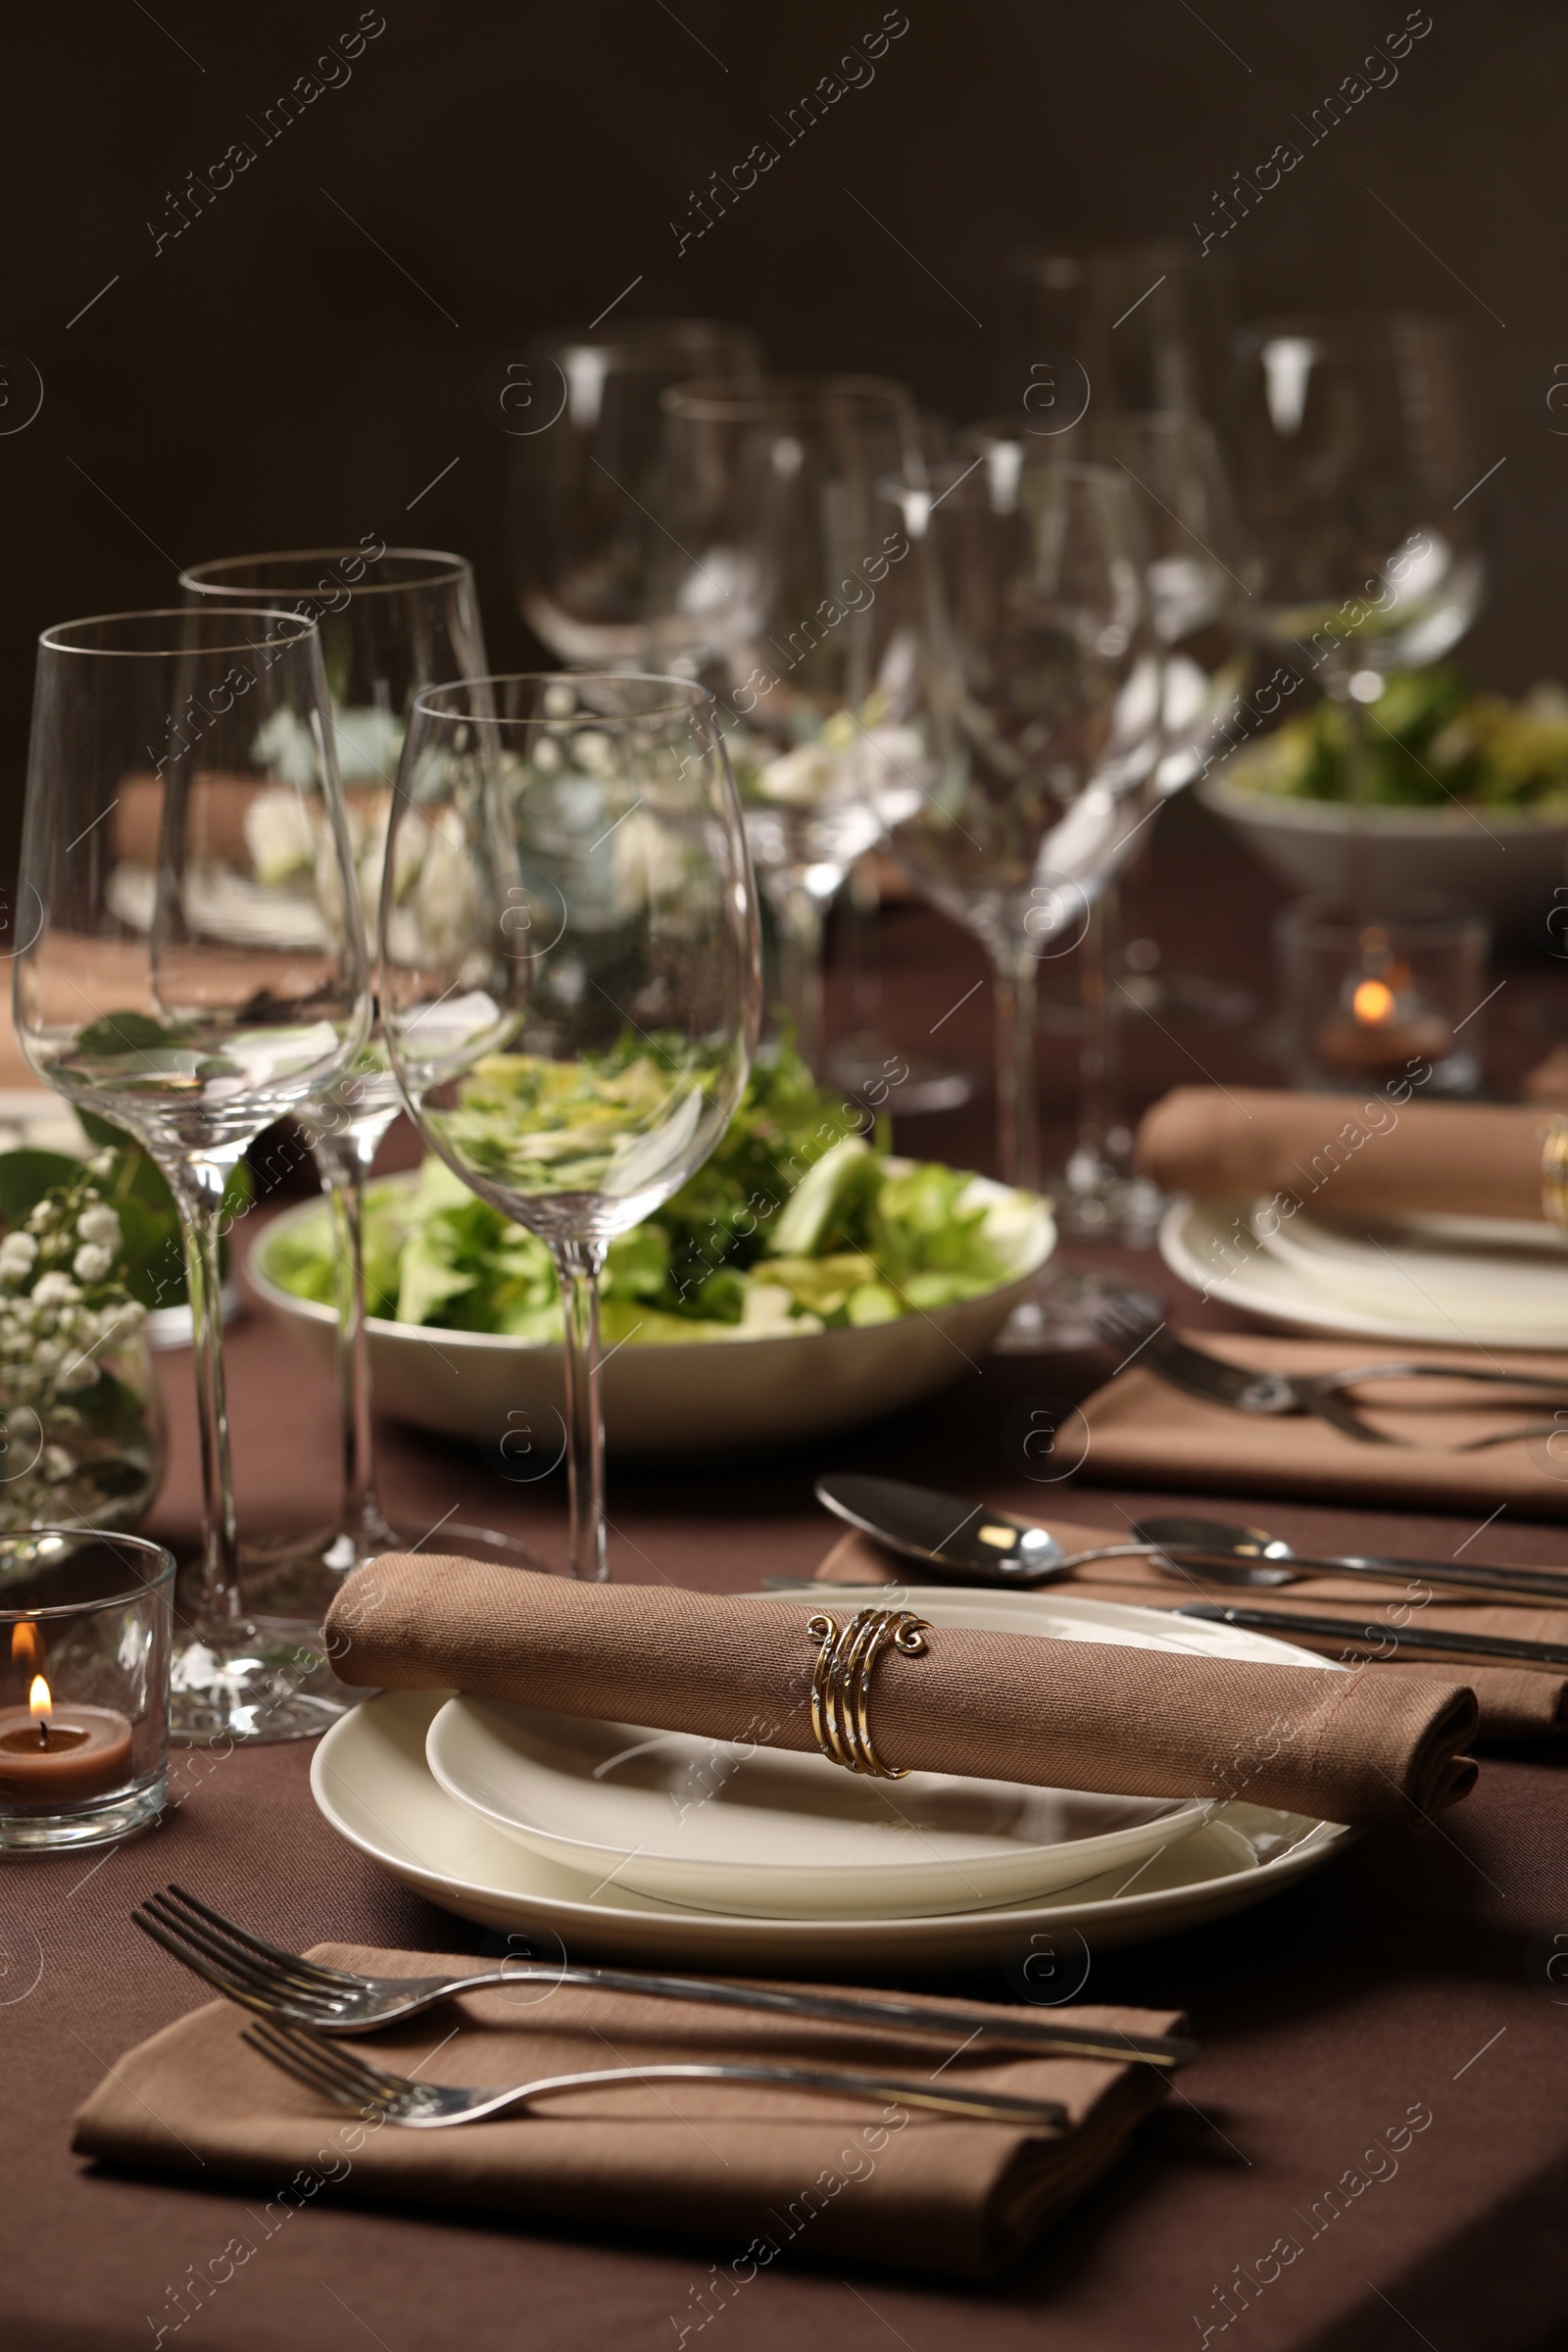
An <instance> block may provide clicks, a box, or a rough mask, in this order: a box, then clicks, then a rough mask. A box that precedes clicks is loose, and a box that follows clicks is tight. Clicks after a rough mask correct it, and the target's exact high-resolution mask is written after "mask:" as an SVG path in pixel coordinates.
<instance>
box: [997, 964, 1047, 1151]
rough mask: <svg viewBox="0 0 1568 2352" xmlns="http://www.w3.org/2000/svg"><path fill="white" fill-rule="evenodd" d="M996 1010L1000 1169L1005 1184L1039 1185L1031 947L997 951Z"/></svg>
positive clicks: (1033, 966) (1033, 967) (1038, 1120)
mask: <svg viewBox="0 0 1568 2352" xmlns="http://www.w3.org/2000/svg"><path fill="white" fill-rule="evenodd" d="M991 961H992V965H993V967H994V969H995V972H996V1008H997V1166H998V1169H999V1170H1000V1173H1001V1176H1002V1181H1003V1183H1004V1184H1017V1185H1022V1186H1023V1187H1024V1188H1025V1189H1026V1190H1027V1191H1030V1192H1034V1191H1036V1190H1037V1189H1038V1187H1039V1183H1040V1109H1039V1102H1038V1098H1037V1090H1036V1085H1035V970H1036V965H1037V962H1038V957H1037V956H1036V954H1035V951H1034V949H1033V948H1032V947H1030V946H1028V945H1026V944H1022V943H1020V942H1018V941H1015V940H1007V941H1005V942H1003V943H1001V944H998V945H993V947H992V950H991Z"/></svg>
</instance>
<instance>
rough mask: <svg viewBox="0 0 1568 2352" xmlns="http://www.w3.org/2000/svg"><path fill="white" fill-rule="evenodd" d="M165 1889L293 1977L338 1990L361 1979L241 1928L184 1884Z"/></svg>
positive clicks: (203, 1917)
mask: <svg viewBox="0 0 1568 2352" xmlns="http://www.w3.org/2000/svg"><path fill="white" fill-rule="evenodd" d="M164 1892H165V1894H166V1896H167V1897H168V1898H170V1899H171V1900H172V1901H174V1902H177V1903H180V1904H182V1905H183V1906H184V1907H185V1909H186V1910H188V1911H194V1912H196V1913H197V1914H198V1916H199V1917H200V1918H201V1919H203V1920H205V1921H206V1923H207V1926H208V1927H209V1929H212V1928H217V1929H219V1930H220V1931H221V1934H222V1935H224V1936H228V1937H231V1938H232V1939H233V1940H234V1941H235V1942H237V1943H242V1944H244V1945H245V1946H246V1948H247V1950H249V1951H251V1952H254V1953H255V1954H256V1955H257V1957H258V1958H259V1959H262V1960H270V1961H271V1962H272V1964H273V1966H274V1967H277V1968H281V1969H285V1970H287V1972H288V1973H289V1975H290V1976H294V1977H302V1978H306V1979H308V1980H310V1981H311V1982H313V1983H315V1984H318V1985H323V1986H325V1985H333V1986H336V1987H337V1988H339V1989H342V1988H343V1987H345V1986H349V1987H352V1986H354V1985H357V1984H358V1982H359V1980H358V1979H357V1978H356V1977H353V1976H349V1975H347V1974H346V1973H345V1972H344V1970H342V1969H340V1968H323V1967H322V1966H321V1963H320V1962H319V1960H305V1959H302V1958H301V1956H300V1954H299V1953H298V1952H285V1951H283V1950H282V1949H281V1948H280V1947H279V1946H278V1945H277V1944H275V1943H268V1942H266V1941H264V1939H263V1938H262V1937H261V1936H253V1935H252V1934H251V1932H250V1930H249V1928H242V1927H241V1926H240V1924H239V1922H238V1921H237V1920H233V1919H229V1918H227V1917H226V1916H225V1914H224V1913H223V1912H221V1911H215V1910H214V1909H213V1906H212V1904H211V1903H204V1902H203V1901H202V1899H201V1897H200V1896H199V1895H195V1894H191V1893H189V1892H188V1891H187V1890H186V1888H185V1887H178V1886H176V1885H175V1884H174V1883H173V1881H172V1880H171V1882H170V1884H169V1886H168V1887H166V1888H165V1890H164Z"/></svg>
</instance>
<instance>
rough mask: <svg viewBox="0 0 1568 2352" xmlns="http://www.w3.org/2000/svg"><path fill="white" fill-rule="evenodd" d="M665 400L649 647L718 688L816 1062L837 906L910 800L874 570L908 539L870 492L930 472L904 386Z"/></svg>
mask: <svg viewBox="0 0 1568 2352" xmlns="http://www.w3.org/2000/svg"><path fill="white" fill-rule="evenodd" d="M664 410H665V434H664V444H663V454H662V466H661V471H660V476H659V497H658V502H657V506H656V512H657V514H658V515H659V518H660V521H661V523H662V525H663V529H662V534H661V537H660V539H659V542H658V544H657V546H656V548H655V549H654V551H653V554H652V558H651V564H650V603H649V611H650V619H651V628H650V643H651V659H653V660H655V661H657V662H659V663H660V664H661V665H662V666H664V667H671V668H673V667H678V666H682V665H689V666H691V667H692V668H694V669H695V670H696V671H697V673H698V674H699V675H700V676H701V678H702V679H703V681H704V683H705V684H706V685H708V686H709V687H711V689H712V692H713V694H714V696H715V698H716V700H717V703H718V707H719V711H720V712H721V713H722V714H723V717H724V724H725V734H726V740H727V745H728V750H729V756H730V760H731V761H732V763H733V766H734V769H735V776H736V781H737V783H738V785H739V788H740V795H741V802H742V806H743V807H744V809H745V811H746V831H747V838H748V840H749V841H750V844H751V850H752V857H753V858H754V860H755V862H756V865H757V869H758V873H759V875H760V883H761V888H762V891H763V893H764V895H765V897H766V899H767V903H768V906H769V907H770V908H771V910H772V914H773V919H774V924H775V927H776V930H777V934H778V941H779V965H780V991H779V993H780V996H781V997H782V999H783V1004H784V1009H785V1012H786V1015H787V1017H788V1019H789V1021H790V1023H791V1024H792V1026H793V1029H794V1032H795V1039H796V1043H797V1045H798V1047H799V1050H800V1052H801V1054H803V1055H804V1057H805V1058H806V1060H807V1061H808V1062H809V1064H810V1065H811V1066H812V1067H813V1068H816V1067H819V1066H820V1059H821V1045H822V927H823V920H824V917H825V915H826V912H827V909H828V907H830V906H831V905H832V903H833V900H834V898H835V897H836V896H837V893H838V891H839V888H840V886H841V884H842V883H843V881H844V878H845V876H846V874H847V873H848V872H849V869H850V867H851V866H852V865H853V863H854V862H855V860H856V858H858V857H859V856H860V855H861V854H862V852H864V851H865V850H868V849H869V848H870V847H871V846H872V844H873V843H874V842H875V841H877V840H878V839H879V838H880V836H881V834H882V831H883V826H884V823H885V821H886V820H887V818H888V817H889V815H890V814H893V813H896V812H897V811H898V810H899V809H902V808H904V807H905V806H907V803H908V802H909V801H910V800H911V799H914V798H917V797H918V794H917V792H915V790H914V788H913V787H912V786H911V784H910V782H909V779H908V777H907V772H906V771H905V768H904V765H903V762H902V760H901V748H902V747H901V739H900V736H899V731H898V729H897V727H896V726H893V725H892V724H890V721H889V717H888V711H887V707H886V704H885V701H884V700H883V699H882V698H880V697H879V695H878V693H877V689H876V680H877V672H878V665H879V662H880V659H881V649H882V647H883V645H884V643H885V641H886V638H887V633H888V621H887V612H888V608H887V605H886V603H885V600H884V597H883V593H882V590H883V583H884V582H885V581H886V580H887V578H888V575H889V572H890V569H891V568H892V567H893V566H894V565H896V564H899V563H900V562H902V560H903V557H904V555H905V554H907V545H908V543H907V539H906V538H905V536H904V533H903V531H902V529H901V528H900V527H899V520H898V517H897V515H893V514H890V513H889V512H888V511H887V510H886V509H885V508H883V507H882V506H881V505H880V503H879V500H878V495H877V485H878V481H879V479H880V477H882V476H883V475H885V474H895V475H900V476H907V478H909V479H911V480H916V481H917V480H920V479H922V478H923V475H924V464H923V459H922V457H921V448H920V428H919V424H918V420H917V416H916V412H915V409H914V405H913V402H912V401H911V399H910V397H909V395H908V394H907V392H906V391H905V390H904V389H903V387H902V386H901V385H898V384H892V383H884V382H882V381H881V380H880V379H878V378H875V377H865V376H798V377H790V376H784V377H770V378H767V379H765V380H764V381H762V382H761V383H760V384H757V385H755V386H739V385H733V384H722V383H691V384H681V385H678V386H676V388H675V389H674V390H673V391H671V392H669V393H666V395H665V397H664Z"/></svg>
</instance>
